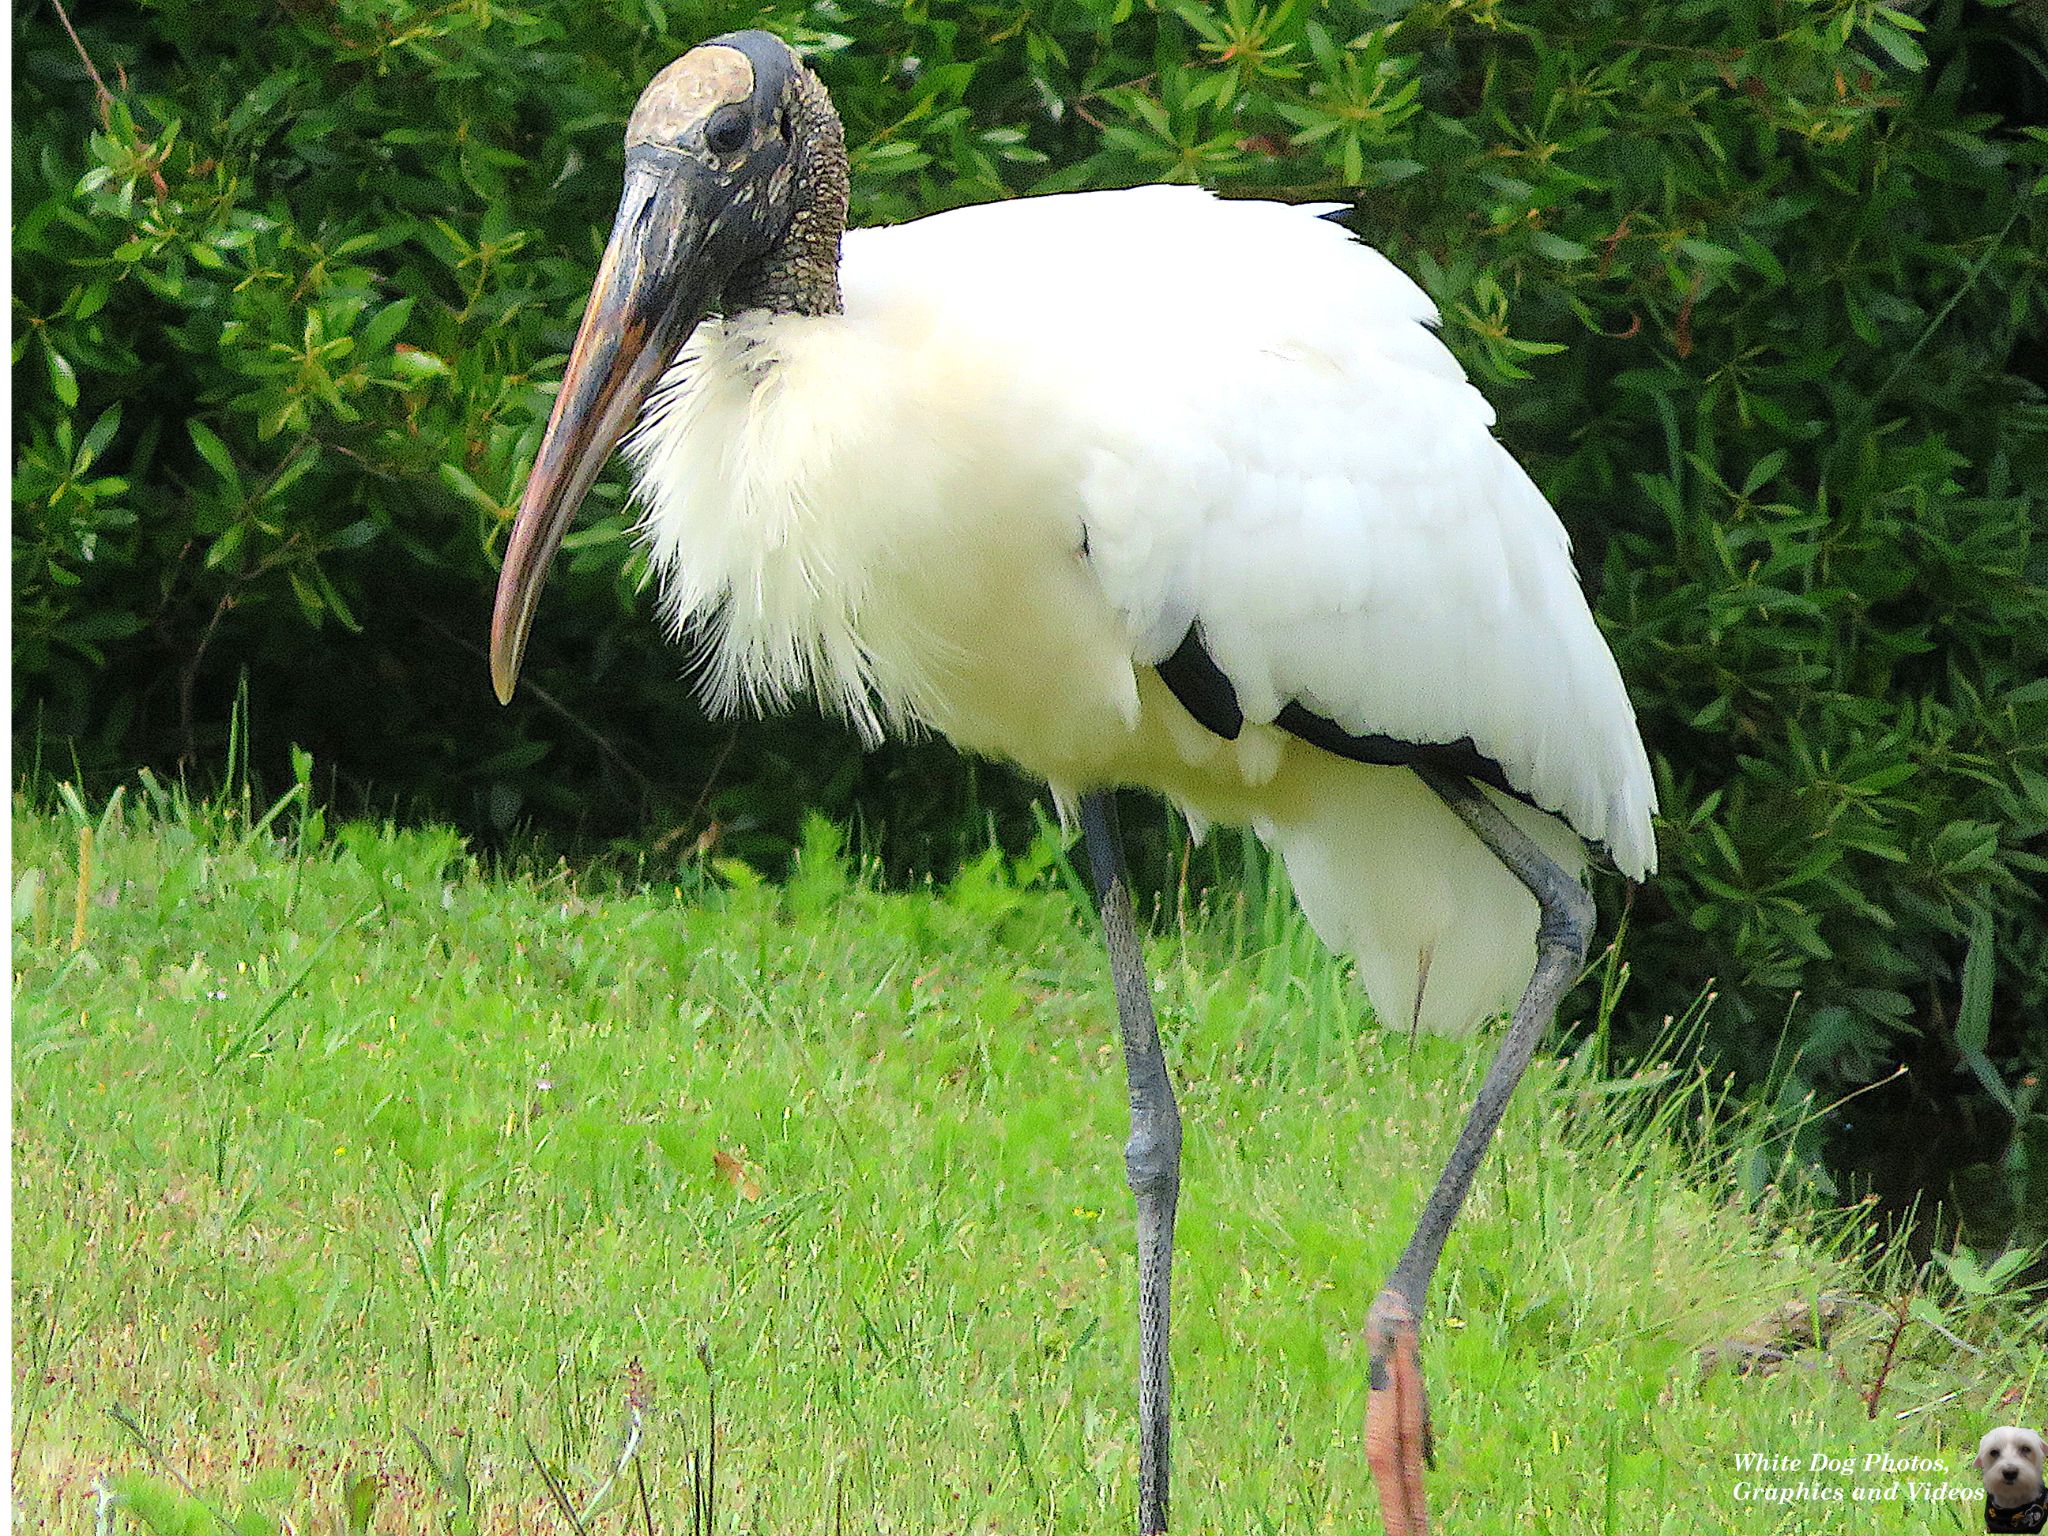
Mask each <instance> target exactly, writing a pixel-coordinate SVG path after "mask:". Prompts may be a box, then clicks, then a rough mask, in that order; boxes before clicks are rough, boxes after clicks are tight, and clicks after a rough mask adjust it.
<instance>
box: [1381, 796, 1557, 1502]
mask: <svg viewBox="0 0 2048 1536" xmlns="http://www.w3.org/2000/svg"><path fill="white" fill-rule="evenodd" d="M1415 771H1416V772H1417V773H1418V774H1419V775H1421V778H1422V781H1423V783H1425V784H1427V785H1428V786H1429V787H1430V788H1431V789H1432V790H1434V791H1435V792H1436V794H1437V796H1438V797H1439V798H1440V799H1442V801H1443V802H1444V804H1446V805H1447V806H1449V807H1450V808H1451V810H1452V811H1453V812H1455V813H1456V815H1457V817H1458V819H1459V820H1461V821H1463V822H1464V823H1465V825H1466V826H1468V827H1470V828H1471V829H1472V831H1473V833H1474V835H1476V836H1477V837H1478V839H1479V840H1480V841H1481V842H1482V843H1484V844H1486V846H1487V847H1488V848H1489V849H1491V850H1492V851H1493V853H1494V855H1495V856H1496V857H1497V858H1498V859H1499V860H1500V861H1501V862H1502V863H1503V864H1505V865H1506V866H1507V867H1508V869H1509V870H1511V871H1512V872H1513V873H1514V876H1515V878H1516V879H1518V880H1520V881H1521V882H1522V884H1524V885H1526V886H1527V887H1528V888H1529V891H1530V894H1532V895H1533V896H1535V898H1536V905H1537V908H1538V910H1539V912H1540V913H1541V920H1540V922H1539V924H1538V926H1537V929H1536V970H1535V974H1534V975H1532V976H1531V977H1530V978H1529V985H1528V988H1527V989H1526V990H1525V991H1524V992H1523V993H1522V1000H1521V1001H1520V1002H1519V1003H1518V1004H1516V1005H1515V1014H1514V1019H1513V1022H1511V1023H1510V1024H1509V1025H1508V1033H1507V1038H1506V1039H1505V1040H1503V1041H1502V1042H1501V1047H1500V1052H1499V1054H1498V1055H1496V1056H1495V1057H1494V1059H1493V1065H1492V1067H1490V1068H1489V1069H1488V1070H1487V1074H1486V1080H1485V1081H1484V1082H1482V1083H1481V1084H1480V1085H1479V1097H1478V1098H1476V1099H1475V1100H1473V1103H1472V1112H1471V1114H1470V1115H1469V1116H1467V1117H1466V1120H1465V1127H1464V1129H1463V1130H1461V1131H1460V1132H1459V1133H1458V1141H1457V1145H1456V1146H1455V1147H1454V1148H1452V1150H1451V1156H1450V1160H1449V1161H1448V1162H1447V1163H1445V1164H1444V1171H1443V1174H1442V1175H1441V1176H1440V1177H1439V1178H1438V1179H1437V1182H1436V1188H1435V1189H1434V1190H1433V1191H1432V1192H1431V1193H1430V1197H1429V1203H1428V1204H1426V1205H1425V1206H1423V1208H1422V1215H1421V1217H1420V1218H1419V1219H1418V1220H1417V1221H1416V1223H1415V1235H1414V1236H1413V1237H1411V1238H1410V1239H1409V1240H1408V1246H1407V1248H1406V1249H1405V1250H1404V1251H1403V1252H1402V1254H1401V1258H1400V1261H1399V1262H1398V1263H1397V1264H1395V1266H1394V1273H1393V1275H1392V1277H1391V1278H1389V1279H1388V1281H1387V1285H1386V1289H1385V1290H1383V1291H1381V1292H1380V1294H1379V1296H1378V1298H1377V1299H1376V1300H1375V1301H1374V1302H1373V1304H1372V1310H1371V1311H1370V1312H1369V1313H1368V1314H1367V1316H1366V1324H1365V1331H1366V1343H1367V1347H1368V1349H1369V1351H1370V1377H1369V1385H1370V1388H1371V1398H1370V1405H1369V1407H1368V1408H1367V1410H1366V1416H1365V1455H1366V1460H1367V1461H1368V1462H1369V1463H1371V1465H1372V1472H1373V1477H1374V1479H1375V1481H1376V1482H1377V1483H1378V1484H1379V1490H1380V1518H1381V1520H1382V1521H1383V1522H1384V1523H1385V1526H1386V1531H1387V1536H1427V1533H1428V1531H1429V1511H1428V1507H1427V1506H1426V1504H1425V1503H1424V1501H1423V1494H1422V1466H1423V1463H1424V1462H1425V1461H1426V1460H1428V1459H1429V1458H1430V1454H1431V1447H1430V1429H1429V1404H1428V1401H1427V1399H1426V1398H1425V1397H1424V1395H1423V1388H1422V1358H1421V1355H1420V1353H1419V1351H1418V1348H1417V1343H1416V1335H1417V1329H1418V1328H1419V1326H1420V1324H1421V1319H1422V1302H1423V1297H1424V1296H1425V1295H1426V1294H1427V1292H1428V1290H1429V1282H1430V1279H1431V1277H1432V1276H1434V1275H1435V1273H1436V1265H1437V1260H1438V1259H1439V1258H1440V1257H1441V1256H1442V1254H1443V1249H1444V1239H1445V1238H1446V1237H1447V1236H1448V1235H1449V1234H1450V1230H1451V1223H1452V1222H1454V1221H1456V1220H1457V1218H1458V1212H1459V1210H1460V1209H1462V1208H1463V1206H1464V1204H1465V1196H1466V1195H1467V1194H1468V1193H1469V1192H1470V1191H1471V1188H1472V1176H1473V1174H1474V1173H1475V1172H1477V1171H1478V1168H1479V1160H1480V1159H1481V1158H1482V1157H1484V1156H1485V1155H1486V1148H1487V1146H1488V1144H1489V1143H1490V1142H1492V1140H1493V1133H1494V1132H1495V1130H1497V1129H1498V1128H1499V1126H1500V1121H1501V1116H1502V1114H1503V1113H1504V1112H1505V1111H1506V1109H1507V1106H1508V1099H1509V1098H1510V1097H1511V1096H1512V1095H1513V1094H1514V1091H1515V1085H1516V1084H1517V1083H1518V1082H1520V1081H1521V1079H1522V1070H1523V1068H1525V1067H1527V1066H1528V1065H1529V1058H1530V1056H1531V1055H1533V1054H1534V1052H1535V1050H1536V1042H1537V1041H1538V1040H1540V1039H1542V1037H1543V1032H1544V1030H1546V1029H1548V1028H1549V1027H1550V1021H1551V1019H1552V1018H1553V1017H1554V1016H1555V1014H1556V1013H1557V1004H1558V999H1559V998H1560V997H1562V996H1563V995H1564V990H1565V988H1566V987H1568V986H1570V985H1571V983H1572V978H1573V977H1574V976H1575V975H1577V973H1578V969H1579V967H1580V965H1582V964H1583V963H1584V962H1585V958H1586V946H1587V943H1588V942H1589V941H1590V940H1591V938H1592V934H1593V899H1592V898H1591V897H1590V896H1588V895H1587V894H1586V892H1585V890H1584V888H1583V887H1582V886H1580V884H1579V882H1578V881H1577V880H1575V879H1573V878H1572V877H1571V875H1570V874H1569V873H1568V872H1567V871H1565V870H1564V869H1562V868H1560V867H1559V866H1558V864H1557V863H1556V862H1555V861H1554V860H1552V859H1551V858H1549V857H1548V856H1547V855H1546V854H1545V853H1544V852H1543V851H1542V850H1541V849H1540V848H1538V847H1537V846H1536V845H1535V844H1534V843H1533V842H1531V841H1530V840H1529V838H1528V837H1527V836H1525V835H1524V834H1523V832H1522V830H1521V829H1520V828H1519V827H1517V826H1516V825H1515V824H1514V823H1513V822H1512V821H1510V820H1509V819H1508V818H1507V817H1506V816H1505V815H1504V814H1502V812H1501V809H1500V807H1499V806H1497V805H1495V804H1494V803H1493V802H1492V801H1491V800H1489V799H1488V798H1487V797H1486V795H1485V794H1484V793H1483V792H1482V791H1481V790H1479V789H1477V788H1475V787H1474V786H1473V785H1472V784H1470V783H1469V782H1467V781H1466V780H1465V779H1463V778H1460V777H1458V776H1457V775H1455V774H1443V773H1438V772H1435V771H1433V770H1429V769H1422V768H1418V769H1416V770H1415Z"/></svg>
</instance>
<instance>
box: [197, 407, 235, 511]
mask: <svg viewBox="0 0 2048 1536" xmlns="http://www.w3.org/2000/svg"><path fill="white" fill-rule="evenodd" d="M185 430H186V431H187V432H188V433H190V434H191V437H192V446H193V447H194V448H196V449H198V450H199V457H201V458H202V459H204V460H206V462H207V463H208V464H211V465H212V466H213V472H214V473H215V474H217V475H219V476H220V478H221V480H222V481H223V483H225V484H226V486H227V488H228V492H229V494H231V495H232V496H233V497H234V498H235V499H236V500H237V501H240V500H241V499H242V497H243V491H242V472H241V470H240V469H239V468H237V467H236V464H235V456H234V455H233V454H231V453H229V452H228V445H227V444H226V443H224V442H222V441H221V440H220V439H219V438H218V437H216V436H215V435H214V431H213V428H211V427H209V426H208V425H207V424H206V423H205V422H203V421H201V420H200V419H199V418H198V417H196V416H195V417H193V418H192V419H191V420H190V421H188V422H186V423H185Z"/></svg>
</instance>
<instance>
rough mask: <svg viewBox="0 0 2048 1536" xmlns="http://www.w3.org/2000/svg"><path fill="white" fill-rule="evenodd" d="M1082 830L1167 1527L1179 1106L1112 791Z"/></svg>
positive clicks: (1090, 806)
mask: <svg viewBox="0 0 2048 1536" xmlns="http://www.w3.org/2000/svg"><path fill="white" fill-rule="evenodd" d="M1081 835H1082V838H1083V839H1084V841H1086V843H1087V845H1088V866H1089V870H1090V872H1091V874H1092V875H1093V877H1094V880H1095V895H1096V900H1097V901H1098V902H1099V903H1100V904H1101V907H1102V936H1103V938H1104V939H1105V940H1107V941H1108V945H1109V973H1110V977H1111V979H1112V980H1113V981H1114V982H1115V984H1116V1015H1117V1024H1118V1026H1119V1028H1120V1029H1121V1030H1122V1033H1123V1040H1124V1076H1125V1079H1126V1081H1127V1082H1128V1083H1129V1085H1130V1092H1131V1139H1130V1140H1129V1141H1128V1142H1126V1143H1125V1144H1124V1172H1125V1175H1126V1176H1127V1177H1128V1179H1129V1180H1130V1185H1131V1193H1132V1194H1133V1195H1135V1196H1136V1197H1137V1203H1138V1529H1139V1531H1141V1532H1142V1533H1144V1536H1153V1533H1155V1532H1159V1531H1163V1530H1165V1529H1166V1502H1167V1488H1168V1482H1169V1472H1168V1468H1169V1464H1170V1458H1169V1455H1168V1440H1169V1436H1170V1434H1171V1426H1172V1407H1171V1404H1170V1400H1169V1399H1170V1394H1171V1388H1172V1371H1171V1367H1170V1366H1169V1364H1168V1360H1167V1333H1168V1328H1169V1325H1170V1322H1171V1318H1172V1306H1171V1303H1170V1300H1169V1291H1170V1289H1171V1286H1172V1279H1173V1212H1174V1207H1175V1205H1176V1204H1177V1203H1178V1202H1179V1199H1180V1108H1179V1106H1178V1105H1176V1104H1175V1103H1174V1102H1173V1084H1172V1082H1171V1081H1169V1080H1168V1078H1167V1075H1166V1058H1165V1056H1164V1055H1162V1054H1161V1052H1160V1049H1159V1026H1158V1024H1157V1022H1156V1021H1155V1020H1154V1019H1153V1016H1152V988H1151V985H1150V983H1148V982H1147V981H1146V979H1145V954H1144V951H1143V950H1142V949H1141V948H1140V947H1139V944H1138V930H1137V926H1136V924H1135V923H1134V921H1133V920H1132V916H1131V884H1130V878H1129V876H1128V875H1127V874H1126V872H1125V870H1124V858H1123V847H1122V844H1121V842H1120V841H1119V839H1118V836H1117V825H1116V807H1115V805H1114V804H1113V803H1112V801H1111V800H1110V797H1109V795H1108V794H1107V793H1106V792H1098V793H1096V794H1092V795H1086V796H1083V797H1082V800H1081Z"/></svg>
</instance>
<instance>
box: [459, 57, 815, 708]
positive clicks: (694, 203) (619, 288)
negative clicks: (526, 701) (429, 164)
mask: <svg viewBox="0 0 2048 1536" xmlns="http://www.w3.org/2000/svg"><path fill="white" fill-rule="evenodd" d="M845 220H846V152H845V148H844V144H843V141H842V139H841V136H840V128H839V119H838V117H837V116H836V115H835V114H834V112H833V111H832V106H831V102H830V101H829V99H828V98H827V97H826V95H825V88H824V86H823V85H821V84H820V83H819V81H818V79H817V77H816V76H815V75H813V74H812V73H811V72H810V71H809V70H808V69H806V68H805V67H804V65H803V62H802V61H801V60H800V59H798V58H797V56H796V54H795V53H793V52H792V51H791V50H790V48H789V46H788V45H787V44H786V43H784V42H783V41H782V40H781V39H780V38H777V37H775V36H773V35H771V34H770V33H767V32H729V33H727V34H725V35H724V36H722V37H715V38H713V39H712V40H711V41H709V42H707V43H703V44H701V45H699V46H698V47H696V48H693V49H691V50H690V51H689V52H688V53H686V54H684V55H683V56H682V57H681V58H679V59H677V60H676V61H675V62H674V63H672V64H670V65H669V66H668V67H667V68H666V69H664V70H662V72H661V73H660V74H658V75H656V76H655V77H654V79H653V80H652V81H651V82H649V84H648V86H647V89H646V90H645V91H643V92H642V93H641V96H640V100H639V102H638V104H636V105H635V106H634V108H633V115H632V117H631V118H630V119H628V121H627V123H626V185H625V192H624V195H623V196H621V198H620V199H619V211H618V217H617V218H616V220H615V221H614V222H613V225H612V235H611V240H610V242H609V243H608V244H607V245H606V246H605V251H604V257H603V259H602V260H601V261H600V262H599V264H598V269H597V278H596V281H595V282H594V283H593V284H592V285H591V290H590V302H589V306H588V307H587V308H586V309H585V310H584V313H583V324H582V326H581V327H580V328H579V329H578V331H577V333H576V344H575V347H574V348H573V349H572V350H571V352H570V354H569V364H568V367H567V369H566V370H564V372H563V374H562V388H561V393H560V394H559V395H558V396H557V397H556V399H555V407H554V412H553V414H552V415H551V416H550V417H549V418H548V428H547V433H546V435H545V436H544V437H543V438H542V439H541V445H540V453H539V455H538V457H536V459H535V460H534V465H533V473H532V475H531V476H530V477H529V478H528V480H527V484H526V492H525V494H524V496H522V497H521V499H520V503H519V513H518V516H517V517H516V518H515V519H514V521H513V525H512V538H511V543H510V545H509V546H508V547H507V549H506V551H505V563H504V566H503V568H502V569H501V571H500V572H499V576H498V596H497V604H496V607H495V609H494V611H493V613H492V615H491V682H492V685H493V686H494V687H495V688H496V689H497V693H498V698H499V700H500V701H501V702H503V701H509V700H510V699H511V697H512V688H513V685H514V684H515V683H516V682H517V681H518V677H519V663H520V659H521V657H522V656H523V655H524V654H525V650H526V637H527V632H528V630H529V629H530V628H531V626H532V623H533V613H534V608H535V606H536V604H537V603H538V602H539V599H540V589H541V585H542V583H543V582H544V581H545V580H546V578H547V568H548V563H549V561H550V560H551V559H552V558H553V556H554V553H555V550H556V548H557V547H558V546H559V545H560V544H561V541H562V535H563V533H564V532H565V531H566V530H567V528H568V526H569V523H570V521H571V520H572V519H573V518H574V517H575V515H576V509H577V507H578V506H580V505H581V504H582V501H583V498H584V496H585V494H586V493H588V491H589V490H590V487H591V485H592V483H593V482H595V481H596V479H597V476H598V472H599V471H600V470H601V469H602V468H603V467H604V461H605V458H606V457H607V455H609V454H610V452H611V450H612V449H613V447H614V446H616V445H617V443H618V441H619V439H620V438H621V437H622V436H623V435H624V434H625V432H626V429H627V428H628V427H630V426H631V425H632V423H633V419H634V417H635V416H636V415H637V414H638V412H639V410H640V407H641V405H642V404H643V403H644V402H645V401H646V399H647V396H648V394H649V393H650V392H651V391H652V390H653V388H654V386H655V385H656V384H657V383H658V382H659V381H660V378H661V375H662V374H663V372H664V371H665V370H666V369H667V368H668V365H669V363H670V362H671V361H672V360H673V359H674V357H675V354H676V351H677V349H678V348H679V347H681V346H682V344H683V342H684V341H686V340H687V339H688V338H689V335H690V332H691V331H693V330H694V329H696V326H697V323H698V322H699V321H700V320H702V319H703V318H704V317H705V316H706V315H709V314H713V313H729V312H737V311H739V310H742V309H753V308H763V307H765V308H772V309H777V310H786V311H791V312H803V313H812V314H816V313H823V312H825V311H827V310H833V309H837V308H838V304H839V290H838V252H839V234H840V231H841V230H842V229H843V228H844V226H845Z"/></svg>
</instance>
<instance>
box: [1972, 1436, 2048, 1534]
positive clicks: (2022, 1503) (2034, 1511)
mask: <svg viewBox="0 0 2048 1536" xmlns="http://www.w3.org/2000/svg"><path fill="white" fill-rule="evenodd" d="M2044 1464H2048V1441H2044V1440H2043V1439H2042V1438H2041V1436H2040V1435H2039V1434H2037V1433H2036V1432H2035V1431H2033V1430H2031V1429H2021V1428H2018V1427H2017V1426H2015V1425H2007V1426H2005V1427H2004V1428H2002V1429H1994V1430H1992V1431H1991V1433H1990V1434H1988V1435H1986V1436H1985V1437H1984V1438H1983V1439H1982V1440H1980V1441H1978V1442H1977V1470H1978V1471H1979V1472H1981V1473H1982V1474H1983V1475H1984V1529H1985V1530H1987V1531H2019V1532H2021V1533H2023V1536H2035V1533H2037V1532H2040V1531H2044V1530H2048V1487H2044V1482H2043V1475H2042V1473H2043V1467H2044Z"/></svg>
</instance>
